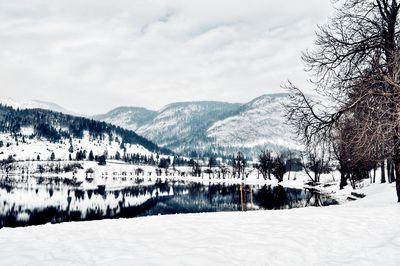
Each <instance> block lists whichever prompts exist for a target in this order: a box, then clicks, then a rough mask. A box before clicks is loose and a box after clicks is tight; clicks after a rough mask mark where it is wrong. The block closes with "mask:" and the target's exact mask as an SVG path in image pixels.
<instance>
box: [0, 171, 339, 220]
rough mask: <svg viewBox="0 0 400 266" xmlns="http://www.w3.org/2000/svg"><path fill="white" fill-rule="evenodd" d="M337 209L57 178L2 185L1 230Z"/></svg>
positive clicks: (286, 192) (248, 193) (262, 196)
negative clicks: (102, 221) (154, 217)
mask: <svg viewBox="0 0 400 266" xmlns="http://www.w3.org/2000/svg"><path fill="white" fill-rule="evenodd" d="M329 204H336V202H335V201H334V200H333V199H330V198H328V197H325V196H323V195H320V194H318V193H315V192H313V191H306V190H303V189H293V188H284V187H282V186H274V187H271V186H267V185H262V186H261V185H256V186H249V185H244V184H240V185H225V184H201V183H193V182H188V183H185V182H182V181H180V182H178V181H166V180H163V181H162V180H159V179H158V180H156V181H155V182H154V183H152V184H146V185H135V186H132V187H127V188H120V189H113V190H109V189H108V188H107V187H105V186H98V187H97V188H95V189H82V188H81V187H80V184H75V183H73V181H70V180H63V179H59V178H51V179H43V178H39V179H36V178H31V179H26V180H24V179H19V180H16V179H5V180H1V182H0V227H3V226H7V227H16V226H26V225H38V224H44V223H49V222H51V223H60V222H68V221H83V220H98V219H105V218H121V217H123V218H130V217H138V216H148V215H158V214H175V213H198V212H219V211H247V210H260V209H261V210H272V209H286V208H296V207H304V206H311V205H312V206H321V205H329Z"/></svg>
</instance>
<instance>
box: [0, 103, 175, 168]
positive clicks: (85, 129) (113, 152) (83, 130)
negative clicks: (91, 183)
mask: <svg viewBox="0 0 400 266" xmlns="http://www.w3.org/2000/svg"><path fill="white" fill-rule="evenodd" d="M90 151H92V153H93V156H102V155H105V157H107V158H112V157H113V156H114V157H122V155H124V156H126V158H131V157H132V156H133V155H135V156H136V154H140V155H146V156H149V155H153V154H154V156H156V154H169V153H170V151H169V150H167V149H165V148H160V147H158V146H157V145H156V144H154V143H153V142H151V141H149V140H147V139H146V138H144V137H141V136H139V135H137V134H136V133H135V132H133V131H130V130H126V129H123V128H120V127H116V126H114V125H111V124H107V123H102V122H98V121H94V120H92V119H88V118H84V117H77V116H70V115H65V114H63V113H59V112H52V111H49V110H43V109H19V110H16V109H13V108H11V107H4V106H0V160H4V159H7V158H9V157H10V156H11V157H12V158H13V159H15V160H32V159H36V157H37V156H39V157H40V158H42V159H48V158H49V157H50V156H51V155H52V153H53V154H54V157H55V158H57V159H61V160H66V159H67V160H68V159H69V158H70V156H75V154H76V153H77V152H79V154H77V157H78V155H79V156H81V155H80V153H82V156H83V154H85V156H83V157H86V156H87V155H88V154H89V152H90ZM117 152H118V153H119V155H118V156H117Z"/></svg>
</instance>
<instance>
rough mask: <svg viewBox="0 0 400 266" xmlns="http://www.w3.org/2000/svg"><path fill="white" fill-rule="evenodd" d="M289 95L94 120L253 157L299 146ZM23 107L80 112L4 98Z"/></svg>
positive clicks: (166, 143) (204, 151) (165, 143)
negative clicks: (289, 120) (288, 114)
mask: <svg viewBox="0 0 400 266" xmlns="http://www.w3.org/2000/svg"><path fill="white" fill-rule="evenodd" d="M288 100H289V98H288V94H286V93H276V94H266V95H262V96H260V97H257V98H255V99H253V100H252V101H250V102H248V103H228V102H217V101H197V102H178V103H171V104H168V105H166V106H164V107H163V108H161V109H160V110H158V111H154V110H149V109H146V108H142V107H129V106H125V107H117V108H115V109H113V110H111V111H109V112H107V113H105V114H100V115H95V116H92V117H90V118H92V119H94V120H98V121H103V122H107V123H110V124H113V125H116V126H119V127H122V128H125V129H129V130H132V131H135V132H136V133H137V134H139V135H141V136H144V137H146V138H147V139H149V140H151V141H153V142H154V143H156V144H157V145H159V146H162V147H165V148H168V149H171V150H173V151H175V152H178V153H181V154H184V155H188V156H196V155H205V156H207V155H209V154H218V155H231V154H233V153H235V152H237V151H239V150H240V151H242V152H244V153H245V154H246V155H248V156H251V157H254V156H256V155H257V154H258V153H259V152H260V150H261V149H266V148H268V149H274V150H284V149H287V148H290V149H299V148H300V146H299V145H298V144H297V143H296V142H295V141H294V136H293V134H291V133H290V132H291V130H290V128H289V127H288V126H287V125H286V124H285V123H284V108H283V104H284V103H286V102H287V101H288ZM0 102H1V103H3V104H4V105H8V106H12V107H14V108H20V109H31V108H40V109H49V110H52V111H56V112H62V113H67V114H72V115H77V114H76V113H74V112H72V111H69V110H66V109H64V108H63V107H61V106H59V105H57V104H54V103H50V102H44V101H37V100H34V101H30V102H25V103H18V102H15V101H12V100H11V99H8V100H6V101H4V100H3V101H2V100H0Z"/></svg>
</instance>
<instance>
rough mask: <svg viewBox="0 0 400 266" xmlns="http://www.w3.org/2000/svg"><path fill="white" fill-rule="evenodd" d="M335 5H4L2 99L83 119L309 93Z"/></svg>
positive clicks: (0, 11) (260, 0) (49, 0)
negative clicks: (308, 60)
mask: <svg viewBox="0 0 400 266" xmlns="http://www.w3.org/2000/svg"><path fill="white" fill-rule="evenodd" d="M330 15H332V5H331V2H330V0H288V1H278V0H113V1H110V0H68V1H65V0H35V1H32V0H18V1H10V0H0V92H1V95H0V97H1V98H8V97H11V98H13V99H14V100H17V101H26V100H30V99H40V100H46V101H53V102H56V103H58V104H60V105H62V106H64V107H66V108H67V109H71V110H74V111H76V112H80V113H86V114H94V113H102V112H105V111H108V110H109V109H112V108H114V107H116V106H120V105H128V106H143V107H147V108H150V109H158V108H160V107H162V106H163V105H165V104H167V103H170V102H176V101H192V100H220V101H229V102H246V101H249V100H251V99H252V98H255V97H257V96H259V95H262V94H265V93H271V92H277V91H281V90H282V89H281V88H280V86H281V85H282V84H284V83H285V82H286V80H287V79H290V80H292V81H293V82H295V83H296V84H299V85H301V86H303V87H306V86H307V80H308V76H307V74H305V73H304V72H303V69H304V66H303V64H302V63H301V60H300V55H301V51H303V50H305V49H307V48H312V45H313V40H314V32H315V30H316V25H317V24H324V23H325V22H326V21H327V18H328V17H329V16H330Z"/></svg>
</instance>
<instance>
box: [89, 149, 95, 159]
mask: <svg viewBox="0 0 400 266" xmlns="http://www.w3.org/2000/svg"><path fill="white" fill-rule="evenodd" d="M93 160H94V156H93V151H92V150H90V152H89V161H93Z"/></svg>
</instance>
